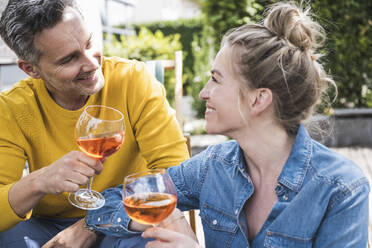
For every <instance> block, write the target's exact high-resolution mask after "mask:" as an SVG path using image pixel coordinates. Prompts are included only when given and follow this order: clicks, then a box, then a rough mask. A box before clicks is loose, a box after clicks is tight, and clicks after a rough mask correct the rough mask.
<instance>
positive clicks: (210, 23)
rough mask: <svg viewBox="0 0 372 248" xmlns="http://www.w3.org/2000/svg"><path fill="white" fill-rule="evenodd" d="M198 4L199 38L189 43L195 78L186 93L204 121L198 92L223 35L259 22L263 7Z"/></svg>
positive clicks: (238, 1) (244, 2)
mask: <svg viewBox="0 0 372 248" xmlns="http://www.w3.org/2000/svg"><path fill="white" fill-rule="evenodd" d="M199 4H200V6H201V9H202V12H203V16H202V21H203V30H202V33H201V36H199V37H198V36H196V35H195V36H194V37H195V38H194V41H193V43H192V48H193V54H194V56H195V63H194V71H195V75H196V76H195V80H194V82H193V87H191V88H189V91H188V93H189V94H191V95H192V96H193V99H194V103H193V108H194V109H195V110H196V112H197V115H198V117H203V116H204V112H205V103H203V101H201V100H200V99H199V92H200V90H201V89H202V88H203V87H204V85H205V84H206V83H207V81H208V80H209V71H210V68H211V65H212V62H213V59H214V57H215V55H216V53H217V51H218V49H219V47H220V43H221V39H222V37H223V35H224V34H225V33H226V32H227V31H228V30H229V29H231V28H234V27H237V26H240V25H242V24H244V23H247V22H252V21H256V20H258V19H259V16H258V12H259V11H260V10H261V9H262V6H261V5H260V4H258V3H256V2H255V1H254V0H219V1H215V0H199Z"/></svg>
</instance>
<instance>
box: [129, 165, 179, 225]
mask: <svg viewBox="0 0 372 248" xmlns="http://www.w3.org/2000/svg"><path fill="white" fill-rule="evenodd" d="M123 203H124V208H125V211H126V212H127V214H128V216H129V217H130V218H131V219H132V220H134V221H136V222H138V223H141V224H145V225H156V224H158V223H160V222H161V221H162V220H164V219H165V218H167V217H168V216H169V215H170V214H171V213H172V212H173V210H174V208H175V207H176V204H177V191H176V187H175V186H174V184H173V181H172V179H171V178H170V176H169V175H168V174H167V171H166V170H165V169H154V170H148V171H143V172H139V173H135V174H132V175H129V176H127V177H125V179H124V185H123Z"/></svg>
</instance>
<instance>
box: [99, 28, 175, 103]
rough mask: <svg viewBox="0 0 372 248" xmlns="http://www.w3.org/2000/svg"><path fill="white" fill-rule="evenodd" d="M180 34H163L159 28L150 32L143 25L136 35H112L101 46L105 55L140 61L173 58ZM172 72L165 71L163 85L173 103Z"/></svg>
mask: <svg viewBox="0 0 372 248" xmlns="http://www.w3.org/2000/svg"><path fill="white" fill-rule="evenodd" d="M181 49H182V45H181V43H180V35H179V34H174V35H168V36H165V35H164V34H163V33H162V32H161V31H160V30H157V31H155V32H154V33H153V32H151V31H150V30H149V29H147V28H145V27H141V28H140V29H139V32H138V35H137V36H129V37H126V36H120V38H119V39H118V38H117V36H115V35H113V36H111V38H110V42H106V43H105V45H104V48H103V54H104V55H105V56H119V57H123V58H128V59H136V60H140V61H148V60H156V59H174V52H175V51H177V50H181ZM173 75H174V73H172V72H169V71H166V72H165V87H166V89H167V98H168V101H169V102H170V103H171V104H173V99H174V82H175V81H174V77H173Z"/></svg>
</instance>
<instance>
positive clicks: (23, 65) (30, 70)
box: [18, 59, 40, 79]
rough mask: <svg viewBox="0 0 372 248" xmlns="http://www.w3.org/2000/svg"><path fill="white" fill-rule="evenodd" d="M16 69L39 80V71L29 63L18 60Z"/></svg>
mask: <svg viewBox="0 0 372 248" xmlns="http://www.w3.org/2000/svg"><path fill="white" fill-rule="evenodd" d="M18 67H19V69H21V70H22V71H24V72H25V73H26V74H27V75H29V76H30V77H33V78H35V79H38V78H40V73H39V70H38V69H37V68H36V66H35V65H33V64H30V63H29V62H27V61H24V60H22V59H19V60H18Z"/></svg>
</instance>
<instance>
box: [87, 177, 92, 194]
mask: <svg viewBox="0 0 372 248" xmlns="http://www.w3.org/2000/svg"><path fill="white" fill-rule="evenodd" d="M92 183H93V177H89V180H88V183H87V189H88V192H91V191H92Z"/></svg>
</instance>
